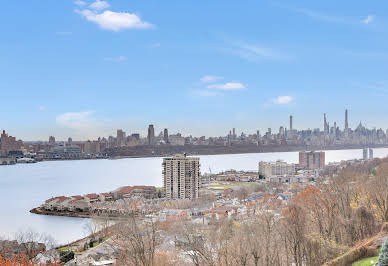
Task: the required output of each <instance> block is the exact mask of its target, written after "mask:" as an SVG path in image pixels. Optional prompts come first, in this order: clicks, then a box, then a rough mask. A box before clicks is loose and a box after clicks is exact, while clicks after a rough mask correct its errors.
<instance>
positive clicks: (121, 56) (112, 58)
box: [104, 55, 128, 62]
mask: <svg viewBox="0 0 388 266" xmlns="http://www.w3.org/2000/svg"><path fill="white" fill-rule="evenodd" d="M104 60H105V61H111V62H124V61H127V60H128V58H127V57H126V56H123V55H120V56H119V57H106V58H104Z"/></svg>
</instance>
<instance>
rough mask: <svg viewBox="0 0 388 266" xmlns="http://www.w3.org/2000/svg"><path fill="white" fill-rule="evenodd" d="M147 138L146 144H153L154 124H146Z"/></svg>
mask: <svg viewBox="0 0 388 266" xmlns="http://www.w3.org/2000/svg"><path fill="white" fill-rule="evenodd" d="M147 139H148V145H154V142H155V129H154V125H149V126H148V135H147Z"/></svg>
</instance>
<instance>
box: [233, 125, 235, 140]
mask: <svg viewBox="0 0 388 266" xmlns="http://www.w3.org/2000/svg"><path fill="white" fill-rule="evenodd" d="M233 138H234V139H235V138H236V129H235V128H233Z"/></svg>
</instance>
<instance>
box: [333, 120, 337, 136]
mask: <svg viewBox="0 0 388 266" xmlns="http://www.w3.org/2000/svg"><path fill="white" fill-rule="evenodd" d="M334 136H335V137H337V122H334Z"/></svg>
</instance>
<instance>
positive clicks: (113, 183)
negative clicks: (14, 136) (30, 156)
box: [0, 148, 388, 244]
mask: <svg viewBox="0 0 388 266" xmlns="http://www.w3.org/2000/svg"><path fill="white" fill-rule="evenodd" d="M387 155H388V148H379V149H374V156H375V157H379V158H383V157H386V156H387ZM199 157H200V158H201V160H200V163H201V172H209V171H210V170H211V171H212V173H216V172H219V171H222V170H228V169H236V170H255V171H257V168H258V162H259V161H273V160H277V159H281V160H284V161H286V162H289V163H297V162H298V152H279V153H250V154H228V155H204V156H199ZM361 157H362V150H360V149H354V150H331V151H326V163H329V162H337V161H341V160H350V159H357V158H358V159H359V158H361ZM161 164H162V158H130V159H118V160H81V161H51V162H40V163H36V164H17V165H11V166H0V202H1V207H0V211H1V219H0V236H2V237H6V238H13V237H14V235H15V233H16V232H18V231H20V230H33V231H35V232H39V233H43V232H44V233H46V234H49V235H51V236H52V237H54V239H55V240H56V241H57V243H59V244H66V243H69V242H71V241H74V240H76V239H79V238H81V237H83V236H85V235H86V231H85V229H84V226H85V224H86V223H87V222H88V219H82V218H70V217H56V216H42V215H36V214H31V213H29V210H30V209H32V208H33V207H37V206H39V205H40V204H42V203H43V202H44V201H45V200H46V199H48V198H50V197H53V196H60V195H65V196H71V195H83V194H87V193H93V192H97V193H99V192H108V191H111V190H114V189H116V188H118V187H120V186H126V185H153V186H162V183H163V180H162V165H161Z"/></svg>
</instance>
